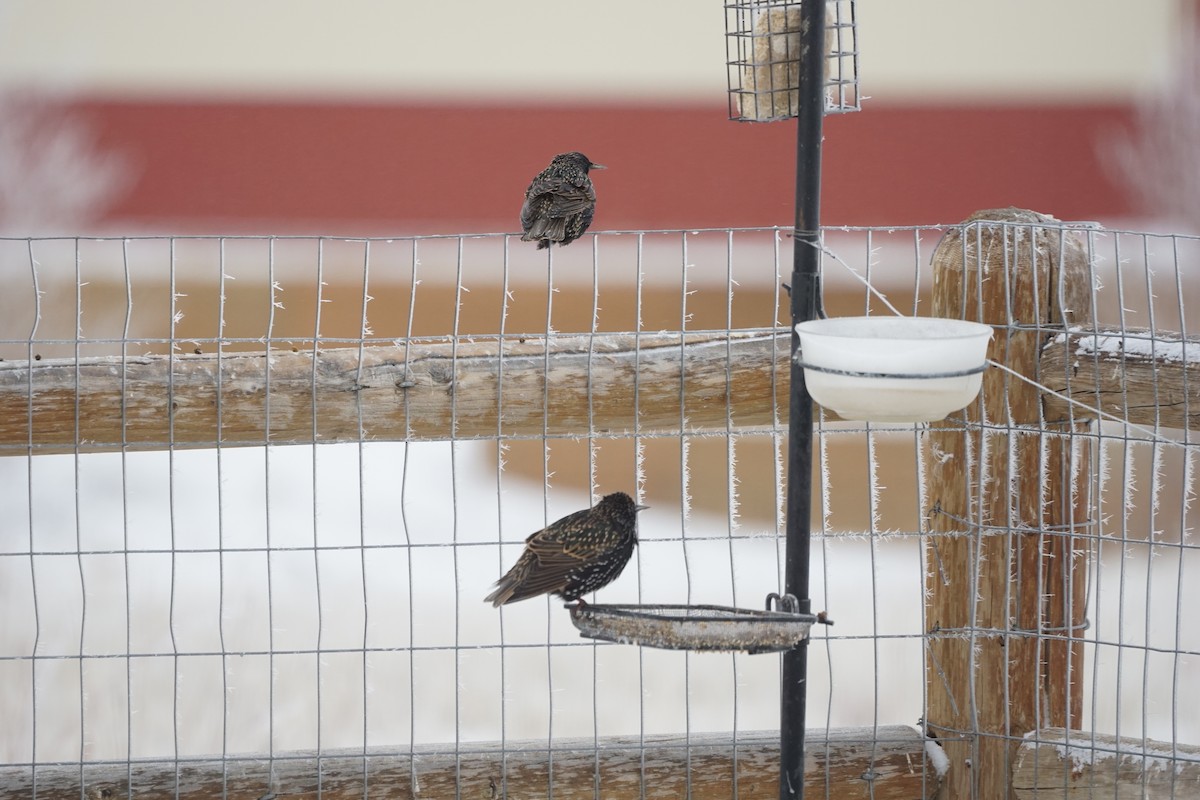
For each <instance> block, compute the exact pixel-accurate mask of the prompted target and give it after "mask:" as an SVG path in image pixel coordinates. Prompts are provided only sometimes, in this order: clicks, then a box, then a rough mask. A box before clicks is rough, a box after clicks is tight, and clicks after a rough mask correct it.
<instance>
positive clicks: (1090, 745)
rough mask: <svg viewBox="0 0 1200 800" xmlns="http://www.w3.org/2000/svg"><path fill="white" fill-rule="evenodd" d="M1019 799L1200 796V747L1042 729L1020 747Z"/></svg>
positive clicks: (1189, 799)
mask: <svg viewBox="0 0 1200 800" xmlns="http://www.w3.org/2000/svg"><path fill="white" fill-rule="evenodd" d="M1012 783H1013V796H1014V797H1015V798H1016V799H1017V800H1026V798H1028V799H1029V800H1034V798H1037V799H1038V800H1055V799H1056V798H1059V799H1060V800H1072V798H1077V799H1078V800H1084V798H1089V800H1090V798H1094V797H1104V798H1112V800H1142V799H1143V798H1147V797H1170V798H1175V800H1198V798H1200V747H1196V746H1195V745H1186V744H1178V743H1174V744H1172V743H1171V742H1156V741H1154V740H1152V739H1141V738H1137V739H1135V738H1129V737H1124V738H1117V737H1115V736H1106V735H1104V734H1097V733H1091V732H1089V731H1068V730H1066V729H1063V728H1049V729H1045V730H1039V731H1037V732H1036V733H1035V734H1034V735H1032V736H1030V737H1029V738H1028V739H1026V741H1024V742H1023V743H1022V744H1021V746H1020V748H1019V749H1018V751H1017V761H1016V765H1015V766H1014V768H1013V778H1012Z"/></svg>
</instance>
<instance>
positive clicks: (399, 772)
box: [0, 725, 939, 800]
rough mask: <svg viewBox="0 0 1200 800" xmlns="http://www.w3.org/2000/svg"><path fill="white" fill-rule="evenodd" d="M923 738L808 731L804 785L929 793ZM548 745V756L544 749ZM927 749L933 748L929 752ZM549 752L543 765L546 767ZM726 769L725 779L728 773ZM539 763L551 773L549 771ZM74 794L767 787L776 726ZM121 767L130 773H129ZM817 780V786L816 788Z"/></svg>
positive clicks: (933, 781) (161, 765)
mask: <svg viewBox="0 0 1200 800" xmlns="http://www.w3.org/2000/svg"><path fill="white" fill-rule="evenodd" d="M927 748H929V749H932V750H934V751H935V752H936V751H937V750H938V745H937V744H936V743H934V742H930V741H927V740H926V739H925V738H924V737H923V736H921V735H920V734H919V733H917V731H915V730H914V729H913V728H911V727H908V726H903V725H898V726H884V727H880V728H878V729H872V728H869V727H868V728H845V729H835V730H831V731H828V732H827V731H824V730H812V731H809V732H808V748H807V760H806V767H805V776H806V777H805V781H806V792H808V793H809V796H811V797H826V796H829V797H837V798H839V799H840V800H866V798H875V799H876V800H901V799H903V800H913V798H921V797H928V798H931V797H933V796H934V794H935V792H936V791H937V788H938V785H939V775H938V772H937V769H936V768H935V767H934V766H933V764H932V763H931V762H930V761H928V760H927V759H928V756H927ZM551 756H552V759H551ZM934 758H936V756H934ZM551 763H553V767H551ZM735 769H736V786H735V783H734V780H735V778H734V776H735ZM551 770H552V771H553V776H551ZM82 774H83V780H84V784H85V785H84V786H83V787H82V789H83V791H82V795H83V796H86V797H88V798H121V797H130V796H132V797H134V798H138V799H139V800H143V799H146V800H150V799H152V798H176V797H177V798H180V800H202V799H203V800H208V798H212V797H221V796H225V797H228V798H231V800H241V799H242V798H245V800H256V799H257V798H262V797H263V796H267V795H269V793H271V792H274V793H275V796H277V797H279V798H284V797H287V798H316V797H317V796H318V791H319V793H320V797H322V798H325V799H326V800H351V799H353V800H361V798H363V797H387V798H397V799H398V800H400V799H402V800H410V799H411V800H417V799H418V798H420V800H437V799H438V798H447V800H449V799H450V798H456V797H469V798H502V797H510V798H516V797H520V798H532V797H547V796H549V791H548V788H549V786H550V785H551V781H552V782H553V787H554V791H553V796H554V797H555V798H560V800H575V799H576V798H579V799H580V800H582V799H583V798H595V797H602V798H605V800H610V799H611V800H623V799H624V798H642V797H646V798H672V799H673V798H678V797H686V796H688V794H687V792H688V790H689V789H690V791H691V797H692V798H695V799H696V800H704V799H705V798H722V799H724V798H732V797H737V798H741V800H754V799H755V798H772V799H773V798H777V797H778V796H779V788H778V781H779V734H778V733H777V732H774V731H763V732H755V733H741V734H739V735H738V742H737V747H736V749H735V748H734V747H733V745H732V743H731V736H730V735H725V734H702V735H701V734H696V735H693V736H691V737H690V738H689V739H684V738H683V737H680V736H673V737H672V736H653V737H647V738H646V740H645V742H644V743H641V742H639V741H638V740H637V739H636V738H628V737H626V738H612V739H602V740H600V742H599V746H597V744H596V743H595V742H593V741H592V740H590V739H582V740H566V741H561V742H555V743H554V746H553V749H552V750H549V751H548V749H547V747H546V743H545V742H544V741H539V742H509V743H507V745H506V746H505V747H504V748H501V747H500V745H499V744H496V743H490V744H484V745H474V744H471V745H464V746H463V747H462V748H460V751H459V753H458V755H455V754H454V748H453V747H452V746H450V747H447V748H421V749H418V750H417V751H416V752H412V753H409V752H396V751H395V750H389V749H383V748H370V749H368V751H367V753H366V754H365V755H364V753H363V752H362V751H345V750H340V751H335V752H326V753H324V754H322V755H321V757H320V758H319V759H318V758H317V757H316V755H315V754H314V753H310V752H301V753H277V754H276V755H275V758H274V759H273V760H272V759H268V758H266V757H265V756H253V757H247V758H242V757H238V758H236V759H232V758H231V759H228V760H225V761H222V760H221V759H219V758H213V759H204V760H196V761H188V762H183V763H180V764H178V765H177V764H176V763H174V762H172V761H134V762H133V763H132V764H131V765H129V766H128V767H127V766H126V765H124V764H117V765H111V766H109V765H105V766H97V765H85V766H84V767H83V768H82ZM80 775H81V768H80V767H79V766H78V765H71V766H53V767H49V766H47V767H38V768H37V771H36V777H37V796H38V797H39V798H42V800H67V798H71V800H78V798H79V797H80V796H81V787H80ZM130 775H132V783H131V782H130V780H129V777H130ZM827 788H828V791H827ZM32 790H33V773H32V771H31V770H30V769H29V768H21V767H0V800H9V799H10V798H11V799H12V800H16V798H26V797H30V796H32Z"/></svg>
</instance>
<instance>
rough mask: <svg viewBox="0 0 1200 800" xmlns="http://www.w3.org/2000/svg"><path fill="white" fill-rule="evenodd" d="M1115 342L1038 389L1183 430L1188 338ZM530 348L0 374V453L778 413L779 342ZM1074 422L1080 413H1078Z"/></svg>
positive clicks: (1193, 344)
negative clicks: (1150, 342)
mask: <svg viewBox="0 0 1200 800" xmlns="http://www.w3.org/2000/svg"><path fill="white" fill-rule="evenodd" d="M1126 333H1127V334H1128V337H1129V339H1130V340H1131V341H1144V334H1142V333H1141V332H1138V331H1132V330H1131V331H1127V332H1126ZM1120 335H1121V331H1118V330H1109V329H1098V330H1095V331H1090V332H1088V333H1082V332H1080V333H1072V334H1071V335H1070V343H1068V341H1067V337H1065V336H1059V337H1052V338H1051V339H1050V341H1049V343H1048V344H1046V345H1045V347H1044V349H1043V350H1042V352H1041V355H1040V363H1039V364H1038V367H1037V374H1038V376H1039V380H1040V381H1041V382H1042V383H1044V384H1045V385H1047V386H1049V387H1050V388H1052V389H1055V390H1056V391H1062V392H1066V393H1068V394H1069V395H1070V396H1072V397H1074V398H1075V399H1077V400H1078V401H1079V402H1081V403H1084V404H1086V405H1088V406H1095V405H1096V402H1097V398H1100V399H1101V401H1102V402H1101V407H1102V408H1103V409H1104V410H1105V411H1108V412H1109V413H1113V414H1116V415H1118V416H1120V415H1122V414H1124V413H1125V412H1126V411H1127V412H1128V419H1129V420H1130V421H1131V422H1133V423H1136V424H1139V425H1155V424H1161V425H1163V426H1167V427H1183V426H1184V425H1188V426H1190V427H1192V428H1197V427H1200V339H1197V338H1195V337H1193V338H1190V339H1186V340H1183V339H1180V338H1179V337H1174V338H1172V337H1171V335H1170V334H1164V333H1162V332H1159V334H1158V339H1159V342H1160V343H1161V345H1160V346H1158V347H1157V349H1155V350H1154V351H1153V352H1150V351H1149V349H1148V348H1146V347H1145V346H1134V345H1129V346H1123V340H1121V339H1114V338H1113V337H1119V336H1120ZM546 346H547V341H546V340H545V339H544V338H540V337H511V338H506V339H504V340H503V341H501V340H499V339H495V338H493V339H489V340H486V341H485V340H479V339H474V340H467V339H460V340H459V341H457V342H455V341H453V340H449V339H446V340H438V341H429V340H421V341H413V342H411V343H407V344H406V343H400V344H398V345H396V346H386V347H385V346H378V347H377V346H371V347H366V348H364V349H363V350H362V359H361V361H360V359H359V352H360V351H359V349H358V348H333V349H319V350H318V351H317V354H316V357H315V364H314V356H313V353H312V351H310V350H302V351H293V350H273V351H271V353H270V357H269V358H268V356H267V354H265V353H253V354H246V353H236V354H224V355H222V356H221V357H220V358H218V356H217V354H204V355H193V354H186V355H184V354H180V355H176V356H173V357H169V358H168V357H167V356H131V357H128V358H126V359H124V360H121V359H119V358H113V357H99V358H86V359H81V360H80V361H79V363H78V364H76V362H75V361H73V360H66V359H53V360H51V359H47V360H43V361H34V362H32V364H31V363H30V362H27V361H5V362H0V454H5V453H9V454H11V453H14V452H16V453H24V452H28V451H30V450H32V451H33V452H37V453H55V452H74V451H75V449H76V447H77V446H78V448H79V449H80V450H81V451H83V452H98V451H105V450H116V449H120V448H121V447H122V446H125V447H126V448H127V449H130V450H149V449H161V448H164V447H166V446H167V444H168V443H173V444H174V445H175V446H176V447H180V448H186V447H213V446H215V445H216V443H217V442H218V441H219V442H220V443H221V444H222V445H223V446H236V445H254V444H264V443H266V442H267V440H268V430H269V432H270V436H269V439H270V442H271V443H273V444H307V443H312V442H344V441H358V440H359V437H360V434H361V436H362V438H365V439H370V440H375V441H407V440H432V439H448V438H450V437H451V436H452V435H454V436H457V437H460V438H474V437H495V436H498V435H499V436H540V435H541V434H542V433H543V429H544V430H545V432H547V433H548V434H549V435H551V436H571V435H579V434H586V433H587V432H588V420H589V418H590V419H591V422H592V426H593V428H594V430H595V432H597V433H600V434H604V433H622V432H627V431H632V430H633V427H634V424H635V420H636V423H637V425H638V426H639V430H640V431H641V432H642V433H645V434H655V433H659V434H665V433H678V432H679V431H680V419H681V414H680V410H681V409H680V402H681V399H680V398H681V397H682V398H683V400H682V402H683V412H684V415H683V416H684V418H685V419H686V430H688V431H694V432H702V431H724V430H725V429H726V414H727V412H728V414H729V416H730V424H731V426H732V428H733V430H746V429H753V428H761V427H763V426H768V425H772V424H773V422H774V414H775V409H777V408H780V409H781V408H785V407H786V398H787V392H788V384H789V379H788V369H787V355H788V334H786V333H778V334H772V333H764V332H761V331H731V332H729V333H698V334H679V333H655V334H641V335H634V334H611V335H607V334H606V335H602V336H596V337H587V336H560V337H553V338H551V339H550V340H549V348H550V351H549V354H547V353H546V350H545V347H546ZM1185 348H1186V354H1187V358H1186V359H1184V358H1182V357H1181V356H1182V355H1183V354H1184V353H1185ZM1093 349H1094V350H1095V351H1096V352H1095V354H1094V355H1089V354H1090V353H1092V350H1093ZM1085 351H1086V352H1085ZM1068 365H1069V366H1068ZM547 367H548V372H547ZM546 374H548V375H549V380H548V381H546V380H545V379H544V378H543V375H546ZM501 376H503V386H502V387H501V385H500V380H501ZM547 383H548V387H547ZM589 387H590V389H591V392H592V402H591V406H590V407H589V405H588V399H587V392H588V389H589ZM544 388H547V389H548V400H549V406H547V404H546V402H545V401H546V399H547V392H544V391H543V389H544ZM727 388H728V402H727V397H726V390H727ZM635 390H636V391H635ZM77 398H78V421H77V418H76V402H77ZM1043 402H1044V409H1045V414H1046V419H1047V420H1048V421H1061V420H1065V419H1068V416H1067V413H1068V412H1067V409H1068V405H1069V404H1068V403H1067V402H1066V401H1064V400H1061V399H1059V398H1056V397H1054V396H1052V395H1044V396H1043ZM1156 403H1157V405H1156ZM547 407H549V408H550V409H552V413H551V414H550V415H549V416H548V417H547V415H546V413H545V409H546V408H547ZM268 409H269V412H270V413H269V414H268ZM498 410H499V412H500V413H498ZM218 411H219V414H218ZM825 413H826V417H827V418H828V419H834V420H836V419H837V416H836V415H834V414H832V412H828V411H826V412H825ZM589 415H590V416H589ZM1074 415H1075V416H1074V418H1075V419H1076V420H1078V421H1084V420H1087V419H1090V418H1091V416H1092V415H1089V414H1088V412H1087V410H1086V409H1081V408H1080V407H1078V406H1075V407H1074ZM268 422H269V425H268ZM360 423H361V425H360Z"/></svg>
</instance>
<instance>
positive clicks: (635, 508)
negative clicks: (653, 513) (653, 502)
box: [633, 506, 650, 514]
mask: <svg viewBox="0 0 1200 800" xmlns="http://www.w3.org/2000/svg"><path fill="white" fill-rule="evenodd" d="M649 507H650V506H634V507H633V511H634V513H635V514H636V513H637V512H639V511H645V510H646V509H647V508H649Z"/></svg>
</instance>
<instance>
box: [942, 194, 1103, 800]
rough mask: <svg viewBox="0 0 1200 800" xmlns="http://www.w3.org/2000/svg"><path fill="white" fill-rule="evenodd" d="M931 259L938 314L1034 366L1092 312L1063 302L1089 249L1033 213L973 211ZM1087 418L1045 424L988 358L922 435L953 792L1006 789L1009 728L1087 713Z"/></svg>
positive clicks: (1082, 276) (1035, 400)
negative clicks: (1079, 540) (970, 393)
mask: <svg viewBox="0 0 1200 800" xmlns="http://www.w3.org/2000/svg"><path fill="white" fill-rule="evenodd" d="M993 220H994V221H996V222H989V221H993ZM933 270H934V275H933V283H934V289H933V314H934V316H940V317H950V318H954V319H968V320H973V321H977V322H982V323H985V324H989V325H993V326H995V327H996V334H995V337H994V338H993V340H992V342H991V344H990V346H989V348H988V358H990V359H992V360H994V361H996V362H998V363H1001V364H1004V365H1006V366H1008V367H1009V368H1010V369H1012V370H1014V371H1016V372H1017V373H1018V374H1019V375H1025V376H1029V377H1031V378H1033V377H1035V376H1036V375H1037V374H1038V364H1039V358H1040V355H1041V352H1042V349H1043V346H1044V345H1045V343H1046V340H1047V339H1048V338H1050V337H1051V336H1053V335H1054V333H1056V332H1061V331H1062V330H1063V329H1064V328H1065V326H1068V325H1072V324H1082V323H1084V322H1086V320H1085V319H1083V318H1081V317H1080V316H1079V313H1078V312H1072V311H1065V309H1085V310H1086V309H1088V308H1090V307H1091V304H1090V303H1089V302H1086V300H1087V297H1088V292H1090V285H1089V284H1088V282H1087V276H1088V274H1089V273H1088V270H1087V260H1086V253H1085V251H1084V249H1083V247H1082V246H1081V244H1080V243H1079V242H1078V241H1077V240H1076V239H1075V238H1074V237H1073V236H1071V235H1070V234H1065V235H1064V234H1063V233H1062V232H1061V230H1060V229H1059V228H1058V227H1056V226H1055V225H1054V221H1053V220H1052V219H1050V218H1048V217H1045V216H1043V215H1041V214H1037V213H1035V212H1031V211H1024V210H1021V209H997V210H988V211H980V212H977V213H976V214H974V215H972V216H971V217H970V218H968V219H967V220H966V221H965V222H964V223H963V224H962V226H960V227H957V228H954V229H952V230H951V231H949V232H948V233H947V235H946V236H945V237H944V238H943V239H942V241H941V242H940V243H939V245H938V247H937V249H936V250H935V252H934V255H933ZM1060 287H1061V292H1062V295H1061V296H1059V291H1060ZM1014 323H1018V324H1014ZM1087 424H1088V423H1087V422H1080V423H1075V424H1072V423H1069V422H1068V423H1043V421H1042V398H1041V392H1040V390H1038V389H1037V388H1036V387H1034V386H1032V385H1031V384H1030V383H1028V382H1025V381H1021V380H1019V379H1017V378H1015V377H1014V376H1012V375H1010V374H1009V373H1007V372H1004V371H1003V370H1000V369H996V368H994V367H993V368H991V369H989V370H988V371H987V372H985V373H984V380H983V391H982V394H981V396H980V400H979V401H977V402H976V403H974V404H972V405H971V406H969V407H968V408H967V409H965V410H964V411H963V412H962V413H961V415H955V416H953V417H951V418H949V419H947V420H945V421H942V422H937V423H932V424H931V425H930V427H929V430H928V432H927V434H926V436H925V448H926V451H925V455H926V457H925V459H924V463H925V469H926V487H927V488H926V497H925V503H926V508H927V510H928V519H929V530H930V534H931V536H930V538H929V539H928V548H927V552H926V564H927V565H928V569H929V571H928V574H927V575H926V589H927V594H926V608H925V611H926V617H927V619H928V620H929V624H930V626H931V628H932V630H931V632H930V636H931V638H930V642H929V647H928V651H927V652H928V658H929V663H928V671H927V676H928V677H927V692H928V698H929V699H928V707H927V715H926V721H927V724H928V725H929V727H930V729H931V730H933V731H934V732H935V733H937V734H938V735H939V737H942V738H943V739H946V741H945V745H946V752H947V755H948V756H949V759H950V773H949V774H950V777H949V780H948V783H947V787H946V789H947V795H946V796H947V797H948V798H952V799H957V798H964V799H965V798H981V799H982V800H1002V799H1004V798H1008V796H1009V793H1008V786H1009V775H1010V765H1011V762H1012V757H1013V755H1014V750H1015V747H1014V745H1013V744H1012V739H1011V738H1009V737H1013V736H1016V737H1020V736H1021V735H1022V734H1024V733H1025V732H1026V731H1029V730H1032V729H1034V728H1035V727H1037V725H1038V723H1039V722H1041V723H1045V722H1051V723H1052V724H1063V725H1072V724H1075V725H1077V724H1078V722H1079V715H1080V710H1081V702H1082V681H1080V680H1077V679H1076V680H1073V678H1077V677H1078V676H1077V673H1078V670H1079V669H1080V667H1081V666H1082V657H1083V651H1082V642H1081V640H1079V639H1077V638H1072V633H1075V634H1079V633H1080V631H1079V629H1078V628H1077V626H1080V625H1082V623H1083V614H1084V602H1083V601H1084V596H1083V590H1084V585H1085V582H1084V577H1085V568H1086V562H1085V561H1084V559H1083V558H1082V557H1079V556H1078V555H1076V554H1075V551H1076V549H1077V548H1075V547H1074V543H1075V539H1074V537H1072V536H1071V535H1070V534H1071V533H1072V529H1071V527H1070V526H1071V525H1073V524H1077V523H1079V522H1080V521H1081V520H1084V519H1086V512H1085V509H1086V505H1085V503H1086V497H1087V493H1086V491H1078V492H1076V491H1073V489H1074V488H1076V487H1086V486H1087V481H1086V475H1085V474H1084V473H1085V472H1086V470H1087V467H1088V465H1089V464H1090V459H1089V458H1088V453H1087V451H1086V448H1087V447H1088V443H1087V441H1086V440H1084V441H1082V442H1081V443H1080V444H1078V445H1077V446H1076V448H1075V449H1074V450H1072V442H1071V439H1070V438H1069V436H1070V434H1071V433H1072V432H1077V431H1082V430H1085V429H1086V426H1087ZM1080 447H1082V448H1084V450H1083V452H1081V451H1080V449H1079V448H1080ZM1078 481H1082V482H1081V483H1077V482H1078ZM1007 531H1012V533H1007ZM942 534H952V535H942ZM955 737H961V738H955Z"/></svg>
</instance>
